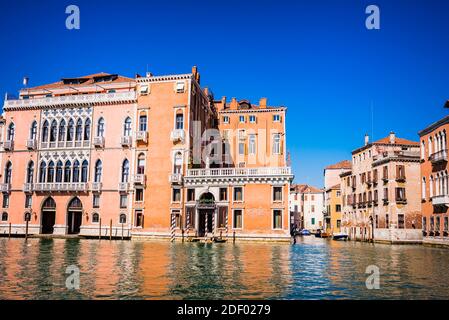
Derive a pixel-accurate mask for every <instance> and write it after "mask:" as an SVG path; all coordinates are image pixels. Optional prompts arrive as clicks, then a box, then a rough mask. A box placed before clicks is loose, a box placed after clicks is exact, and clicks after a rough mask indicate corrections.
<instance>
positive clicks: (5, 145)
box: [3, 140, 14, 151]
mask: <svg viewBox="0 0 449 320" xmlns="http://www.w3.org/2000/svg"><path fill="white" fill-rule="evenodd" d="M3 149H5V150H7V151H11V150H12V149H14V141H12V140H6V141H4V142H3Z"/></svg>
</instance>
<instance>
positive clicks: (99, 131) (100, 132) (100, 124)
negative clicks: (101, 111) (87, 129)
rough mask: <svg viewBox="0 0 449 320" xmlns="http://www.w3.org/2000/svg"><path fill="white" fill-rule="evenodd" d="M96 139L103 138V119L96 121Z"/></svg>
mask: <svg viewBox="0 0 449 320" xmlns="http://www.w3.org/2000/svg"><path fill="white" fill-rule="evenodd" d="M97 137H104V119H103V118H100V119H98V125H97Z"/></svg>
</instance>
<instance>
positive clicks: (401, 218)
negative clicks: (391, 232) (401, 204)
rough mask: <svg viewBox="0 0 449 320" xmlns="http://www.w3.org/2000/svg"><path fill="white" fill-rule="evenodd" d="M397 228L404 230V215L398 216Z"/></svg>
mask: <svg viewBox="0 0 449 320" xmlns="http://www.w3.org/2000/svg"><path fill="white" fill-rule="evenodd" d="M398 228H399V229H404V228H405V221H404V215H403V214H398Z"/></svg>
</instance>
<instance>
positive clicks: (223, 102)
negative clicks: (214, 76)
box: [221, 96, 226, 109]
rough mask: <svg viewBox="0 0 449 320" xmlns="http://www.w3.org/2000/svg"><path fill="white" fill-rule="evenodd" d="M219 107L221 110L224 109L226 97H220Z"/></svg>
mask: <svg viewBox="0 0 449 320" xmlns="http://www.w3.org/2000/svg"><path fill="white" fill-rule="evenodd" d="M221 105H222V107H223V109H226V96H223V97H221Z"/></svg>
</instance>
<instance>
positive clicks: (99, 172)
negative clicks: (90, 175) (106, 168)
mask: <svg viewBox="0 0 449 320" xmlns="http://www.w3.org/2000/svg"><path fill="white" fill-rule="evenodd" d="M102 172H103V164H102V162H101V160H97V162H96V163H95V177H94V182H101V175H102Z"/></svg>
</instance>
